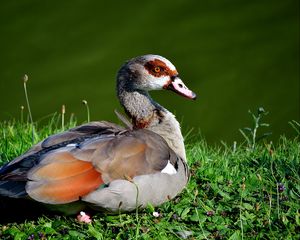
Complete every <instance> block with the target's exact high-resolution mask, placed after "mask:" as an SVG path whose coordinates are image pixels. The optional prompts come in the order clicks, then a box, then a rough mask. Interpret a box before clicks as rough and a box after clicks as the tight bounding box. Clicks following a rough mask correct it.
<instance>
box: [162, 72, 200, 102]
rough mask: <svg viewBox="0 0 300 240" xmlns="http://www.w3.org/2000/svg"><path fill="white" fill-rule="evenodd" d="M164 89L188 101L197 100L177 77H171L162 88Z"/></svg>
mask: <svg viewBox="0 0 300 240" xmlns="http://www.w3.org/2000/svg"><path fill="white" fill-rule="evenodd" d="M164 89H167V90H171V91H173V92H175V93H177V94H179V95H181V96H183V97H186V98H188V99H193V100H195V99H196V98H197V95H196V94H195V93H194V92H192V91H191V90H190V89H188V88H187V87H186V86H185V84H184V83H183V81H182V80H181V79H180V78H179V77H178V76H175V77H171V79H170V80H169V81H168V83H167V84H166V85H165V86H164Z"/></svg>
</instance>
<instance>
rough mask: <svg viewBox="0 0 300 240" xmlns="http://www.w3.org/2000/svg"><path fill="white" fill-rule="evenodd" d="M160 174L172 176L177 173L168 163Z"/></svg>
mask: <svg viewBox="0 0 300 240" xmlns="http://www.w3.org/2000/svg"><path fill="white" fill-rule="evenodd" d="M161 172H162V173H167V174H169V175H173V174H176V173H177V171H176V169H175V168H174V166H173V165H172V164H171V163H170V161H168V164H167V166H165V168H164V169H163V170H161Z"/></svg>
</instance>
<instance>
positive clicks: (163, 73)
mask: <svg viewBox="0 0 300 240" xmlns="http://www.w3.org/2000/svg"><path fill="white" fill-rule="evenodd" d="M120 87H126V88H131V89H132V90H134V89H135V90H144V91H150V90H161V89H167V90H171V91H173V92H176V93H177V94H179V95H182V96H184V97H186V98H189V99H196V94H195V93H193V92H192V91H191V90H189V89H188V88H187V87H186V86H185V84H184V83H183V82H182V80H181V79H180V78H179V76H178V72H177V70H176V68H175V66H174V65H173V64H172V63H171V62H170V61H169V60H168V59H166V58H164V57H162V56H159V55H153V54H148V55H143V56H139V57H136V58H133V59H131V60H129V61H128V62H126V63H125V64H124V65H123V66H122V68H121V69H120V71H119V73H118V83H117V88H120Z"/></svg>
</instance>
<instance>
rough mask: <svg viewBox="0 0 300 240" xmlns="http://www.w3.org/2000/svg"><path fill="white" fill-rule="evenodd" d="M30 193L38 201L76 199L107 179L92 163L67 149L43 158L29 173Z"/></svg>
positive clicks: (59, 201)
mask: <svg viewBox="0 0 300 240" xmlns="http://www.w3.org/2000/svg"><path fill="white" fill-rule="evenodd" d="M28 178H29V179H30V180H29V181H28V183H27V185H26V191H27V193H28V194H29V196H30V197H31V198H33V199H35V200H37V201H39V202H43V203H49V204H63V203H69V202H73V201H77V200H79V199H80V197H82V196H85V195H86V194H88V193H90V192H91V191H93V190H95V189H97V188H98V187H99V186H100V185H102V184H103V183H104V182H103V180H102V177H101V173H100V172H98V171H96V170H95V168H94V166H93V165H92V164H91V163H90V162H85V161H81V160H78V159H76V158H74V157H73V156H72V155H71V154H69V153H67V152H62V153H56V154H52V155H50V156H49V158H48V159H45V163H44V162H43V161H42V163H41V165H40V166H38V167H37V168H36V169H33V170H32V171H31V172H29V174H28Z"/></svg>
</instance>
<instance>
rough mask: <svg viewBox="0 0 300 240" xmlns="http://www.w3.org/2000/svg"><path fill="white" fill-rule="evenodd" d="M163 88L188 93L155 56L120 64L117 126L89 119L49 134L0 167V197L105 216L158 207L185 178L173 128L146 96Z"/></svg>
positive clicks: (177, 127)
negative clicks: (84, 210)
mask: <svg viewBox="0 0 300 240" xmlns="http://www.w3.org/2000/svg"><path fill="white" fill-rule="evenodd" d="M152 90H169V91H173V92H175V93H177V94H178V95H180V96H183V97H185V98H187V99H196V94H195V93H194V92H193V91H191V90H190V89H188V87H187V86H186V85H185V84H184V83H183V81H182V80H181V78H180V77H179V74H178V72H177V70H176V68H175V66H174V65H173V64H172V63H171V62H170V61H169V60H167V59H166V58H164V57H162V56H160V55H154V54H148V55H143V56H138V57H135V58H132V59H130V60H128V61H126V62H125V63H124V64H123V65H122V66H121V68H120V70H119V71H118V73H117V81H116V93H117V97H118V99H119V101H120V104H121V106H122V107H123V108H124V112H125V113H126V115H127V117H125V116H123V115H122V114H120V113H119V112H116V114H117V116H118V117H119V118H120V119H121V121H122V122H123V123H124V126H121V125H118V124H115V123H111V122H107V121H95V122H89V123H86V124H82V125H80V126H77V127H74V128H71V129H69V130H67V131H65V132H61V133H58V134H55V135H51V136H49V137H47V138H46V139H44V140H42V141H41V142H39V143H37V144H36V145H34V146H33V147H31V148H30V149H29V150H28V151H27V152H25V153H24V154H23V155H21V156H19V157H17V158H15V159H14V160H12V161H10V162H8V163H6V164H5V165H4V166H2V167H1V168H0V196H1V197H4V198H8V199H26V200H29V201H31V202H36V203H39V204H43V205H46V206H48V207H49V208H51V209H53V210H55V211H60V212H62V213H64V214H75V213H76V212H79V211H81V210H83V209H86V208H91V209H94V210H97V211H105V212H110V213H117V212H130V211H133V210H134V209H136V208H145V207H147V206H148V205H149V204H151V205H152V206H159V205H161V204H162V203H164V202H167V201H169V200H171V199H173V198H174V197H175V196H177V195H178V194H180V193H181V191H182V190H183V189H184V188H185V186H186V184H187V183H188V180H189V169H188V164H187V158H186V152H185V146H184V138H183V135H182V133H181V129H180V124H179V122H178V121H177V120H176V118H175V116H174V115H173V114H172V113H171V112H170V111H168V110H167V109H166V108H164V107H163V106H161V105H160V104H158V103H157V102H155V101H154V100H153V99H152V98H151V97H150V95H149V91H152Z"/></svg>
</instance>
